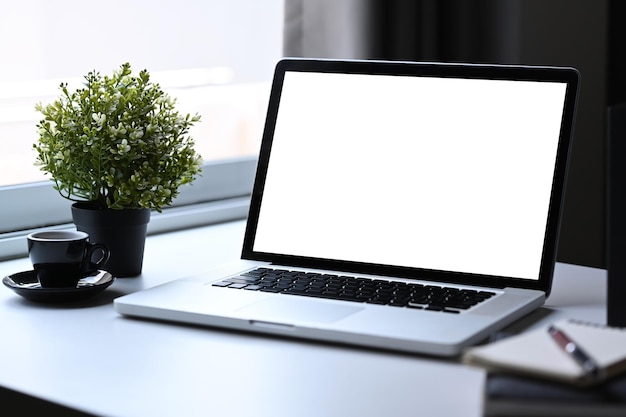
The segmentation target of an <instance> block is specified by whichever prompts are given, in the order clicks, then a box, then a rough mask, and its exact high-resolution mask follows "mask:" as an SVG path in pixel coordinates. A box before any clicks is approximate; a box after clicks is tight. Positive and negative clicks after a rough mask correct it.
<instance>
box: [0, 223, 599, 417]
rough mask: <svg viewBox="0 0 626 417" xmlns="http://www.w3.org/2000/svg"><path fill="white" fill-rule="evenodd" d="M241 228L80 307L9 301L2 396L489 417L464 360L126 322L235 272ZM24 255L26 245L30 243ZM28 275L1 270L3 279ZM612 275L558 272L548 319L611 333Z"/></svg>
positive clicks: (261, 412) (153, 253)
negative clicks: (142, 299) (604, 327)
mask: <svg viewBox="0 0 626 417" xmlns="http://www.w3.org/2000/svg"><path fill="white" fill-rule="evenodd" d="M243 229H244V223H243V222H233V223H226V224H220V225H216V226H209V227H204V228H197V229H191V230H184V231H179V232H175V233H168V234H162V235H155V236H151V237H149V238H148V240H147V242H146V253H145V258H144V268H143V274H142V275H141V276H140V277H136V278H121V279H117V280H116V281H115V283H114V284H113V285H112V286H111V287H109V288H108V289H107V290H106V291H105V292H104V293H102V294H101V295H99V296H98V297H97V298H94V299H92V300H90V301H88V302H87V301H86V302H83V303H81V304H76V305H38V304H33V303H30V302H28V301H26V300H24V299H22V298H21V297H19V296H17V295H16V294H14V293H13V292H12V291H11V290H9V289H8V288H6V287H4V286H1V288H0V332H1V334H2V342H0V369H1V372H0V386H4V387H6V388H10V389H13V390H18V391H21V392H24V393H26V394H30V395H34V396H37V397H40V398H43V399H46V400H50V401H53V402H56V403H60V404H63V405H66V406H70V407H73V408H77V409H79V410H83V411H86V412H89V413H93V414H97V415H103V416H120V417H121V416H129V417H131V416H132V417H140V416H150V417H158V416H186V417H192V416H207V415H217V416H224V415H228V416H272V417H279V416H289V417H293V416H299V417H305V416H316V417H317V416H353V415H359V416H382V415H410V414H413V415H428V416H472V417H476V416H480V415H481V414H482V388H483V381H484V373H483V372H482V371H481V370H479V369H475V368H470V367H467V366H464V365H462V364H459V363H458V361H457V360H450V359H433V358H428V357H423V356H415V355H406V354H397V353H390V352H381V351H375V350H368V349H359V348H353V347H344V346H335V345H330V344H321V343H315V342H303V341H294V340H285V339H279V338H272V337H266V336H259V335H252V334H244V333H236V332H229V331H222V330H209V329H204V328H195V327H187V326H181V325H174V324H167V323H157V322H149V321H140V320H134V319H128V318H123V317H121V316H119V315H118V314H117V313H115V311H114V310H113V305H112V300H113V299H114V298H116V297H118V296H120V295H123V294H127V293H130V292H134V291H137V290H140V289H143V288H148V287H152V286H155V285H157V284H160V283H163V282H167V281H170V280H172V279H176V278H180V277H184V276H189V275H195V274H197V273H199V272H202V271H204V270H208V269H211V268H212V267H214V266H217V265H221V264H225V263H228V262H231V261H236V260H237V259H238V257H239V253H240V247H241V240H242V237H243ZM24 244H26V243H24ZM28 269H31V265H30V263H29V261H28V259H17V260H12V261H6V262H0V276H5V275H9V274H12V273H15V272H19V271H24V270H28ZM605 292H606V272H605V271H604V270H600V269H594V268H587V267H580V266H574V265H567V264H557V269H556V275H555V282H554V287H553V292H552V295H551V296H550V297H549V298H548V300H547V302H546V304H545V306H544V307H542V308H540V309H539V310H538V311H536V312H534V313H532V314H531V315H529V316H527V317H526V318H524V319H523V320H521V321H519V322H517V323H515V324H514V325H513V326H512V327H513V330H515V331H521V330H524V329H526V328H528V327H533V326H537V325H539V324H541V323H543V322H546V321H551V320H554V319H556V318H561V317H571V318H576V319H581V320H589V321H594V322H598V323H604V322H605V321H606V318H605V314H606V308H605V304H606V303H605V300H606V297H605Z"/></svg>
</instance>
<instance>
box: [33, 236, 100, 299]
mask: <svg viewBox="0 0 626 417" xmlns="http://www.w3.org/2000/svg"><path fill="white" fill-rule="evenodd" d="M27 241H28V257H29V258H30V261H31V262H32V264H33V268H34V270H35V272H36V274H37V279H38V280H39V284H40V285H41V287H42V288H68V287H76V286H77V285H78V281H79V280H80V279H81V278H84V277H86V276H88V275H90V274H91V273H93V272H95V271H97V270H98V269H99V268H100V267H101V266H102V265H104V264H105V263H106V261H107V260H108V259H109V255H110V252H109V249H108V248H107V247H106V246H105V245H103V244H100V243H90V242H89V235H88V234H87V233H85V232H80V231H73V230H50V231H42V232H35V233H31V234H29V235H28V236H27ZM94 259H95V260H94Z"/></svg>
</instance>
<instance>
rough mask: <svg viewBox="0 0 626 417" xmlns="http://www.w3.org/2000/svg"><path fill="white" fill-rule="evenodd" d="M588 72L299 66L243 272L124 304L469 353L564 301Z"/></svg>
mask: <svg viewBox="0 0 626 417" xmlns="http://www.w3.org/2000/svg"><path fill="white" fill-rule="evenodd" d="M578 78H579V77H578V73H577V71H576V70H575V69H572V68H556V67H528V66H499V65H470V64H446V63H416V62H397V61H394V62H385V61H344V60H322V59H289V58H287V59H284V60H281V61H280V62H279V63H278V64H277V65H276V69H275V74H274V78H273V83H272V89H271V93H270V97H269V103H268V111H267V117H266V124H265V127H264V131H263V137H262V142H261V146H260V152H259V159H258V167H257V172H256V177H255V182H254V186H253V191H252V196H251V202H250V211H249V215H248V218H247V224H246V230H245V236H244V239H243V246H242V254H241V264H240V265H233V269H232V270H230V269H229V270H228V271H222V272H220V273H216V272H207V273H204V274H203V273H201V272H202V271H199V276H197V277H193V278H180V277H179V278H178V279H174V278H176V277H173V280H172V282H169V283H167V284H165V285H162V286H158V287H154V288H151V289H146V290H142V291H139V292H136V293H133V294H129V295H125V296H122V297H119V298H117V299H116V300H115V301H114V306H115V310H116V311H117V312H118V313H120V314H122V315H125V316H132V317H136V318H146V319H156V320H161V321H162V320H166V321H172V322H178V323H188V324H193V325H203V326H208V327H211V328H214V329H217V328H228V329H236V330H242V331H251V332H258V333H266V334H271V335H279V336H286V337H294V338H303V339H312V340H317V341H325V342H334V343H342V344H351V345H358V346H366V347H374V348H381V349H390V350H399V351H405V352H413V353H420V354H426V355H440V356H454V355H458V354H460V353H461V351H462V349H463V348H464V347H467V346H470V345H472V344H475V343H478V342H480V341H482V340H484V339H485V338H486V337H488V336H489V334H490V333H491V332H493V331H495V330H498V329H500V328H502V327H504V326H506V325H507V324H509V323H511V322H513V321H515V320H516V319H518V318H520V317H522V316H524V315H526V314H528V313H529V312H531V311H533V310H535V309H536V308H538V307H539V306H541V305H542V304H543V302H544V300H545V298H546V296H547V295H548V293H549V291H550V287H551V282H552V275H553V271H554V265H555V257H556V249H557V237H558V231H559V223H560V217H561V209H562V204H563V193H564V187H565V180H566V173H567V162H568V154H569V149H570V146H571V137H572V129H573V121H574V114H575V108H576V97H577V90H578ZM257 268H265V269H260V270H256V269H257ZM274 269H278V270H279V271H274ZM281 271H282V272H281ZM423 289H425V290H426V291H429V293H426V294H424V292H423V291H422V290H423ZM472 293H473V294H474V295H476V294H478V296H477V297H476V296H473V297H472V296H471V294H472ZM459 294H461V295H459ZM335 296H343V297H345V298H347V299H346V300H337V299H334V298H335ZM450 300H452V301H450Z"/></svg>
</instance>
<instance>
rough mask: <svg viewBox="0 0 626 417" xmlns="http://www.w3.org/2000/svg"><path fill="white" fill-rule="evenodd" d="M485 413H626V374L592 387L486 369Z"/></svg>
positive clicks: (573, 416)
mask: <svg viewBox="0 0 626 417" xmlns="http://www.w3.org/2000/svg"><path fill="white" fill-rule="evenodd" d="M483 411H484V413H483V415H484V417H497V416H503V417H504V416H507V417H529V416H546V417H548V416H549V417H561V416H563V417H578V416H584V417H604V416H611V417H613V416H616V417H617V416H619V417H624V416H626V375H621V376H619V377H616V378H612V379H610V380H607V381H605V382H603V383H601V384H598V385H594V386H591V387H577V386H573V385H571V384H567V383H560V382H555V381H550V380H545V379H538V378H532V377H526V376H520V375H513V374H506V373H488V374H487V379H486V382H485V398H484V409H483Z"/></svg>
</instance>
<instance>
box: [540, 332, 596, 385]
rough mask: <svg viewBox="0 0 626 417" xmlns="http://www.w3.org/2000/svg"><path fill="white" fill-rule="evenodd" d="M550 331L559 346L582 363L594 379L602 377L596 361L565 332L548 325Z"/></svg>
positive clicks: (587, 373)
mask: <svg viewBox="0 0 626 417" xmlns="http://www.w3.org/2000/svg"><path fill="white" fill-rule="evenodd" d="M548 333H550V336H551V337H552V339H553V340H554V341H555V342H556V343H557V344H558V345H559V347H560V348H561V349H563V351H565V353H567V354H568V355H569V356H570V357H571V358H572V359H574V360H575V361H576V363H578V364H579V365H580V367H581V368H582V369H583V370H584V371H585V374H586V375H589V376H591V377H592V378H594V379H597V378H599V377H600V367H599V366H598V364H597V363H596V361H595V360H593V358H592V357H591V356H589V355H588V354H587V352H585V351H584V350H583V349H582V348H581V347H580V346H579V345H578V344H576V342H574V341H573V340H572V339H571V338H570V337H569V336H568V335H566V334H565V332H563V331H562V330H560V329H557V328H556V327H554V326H552V325H550V327H548Z"/></svg>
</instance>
